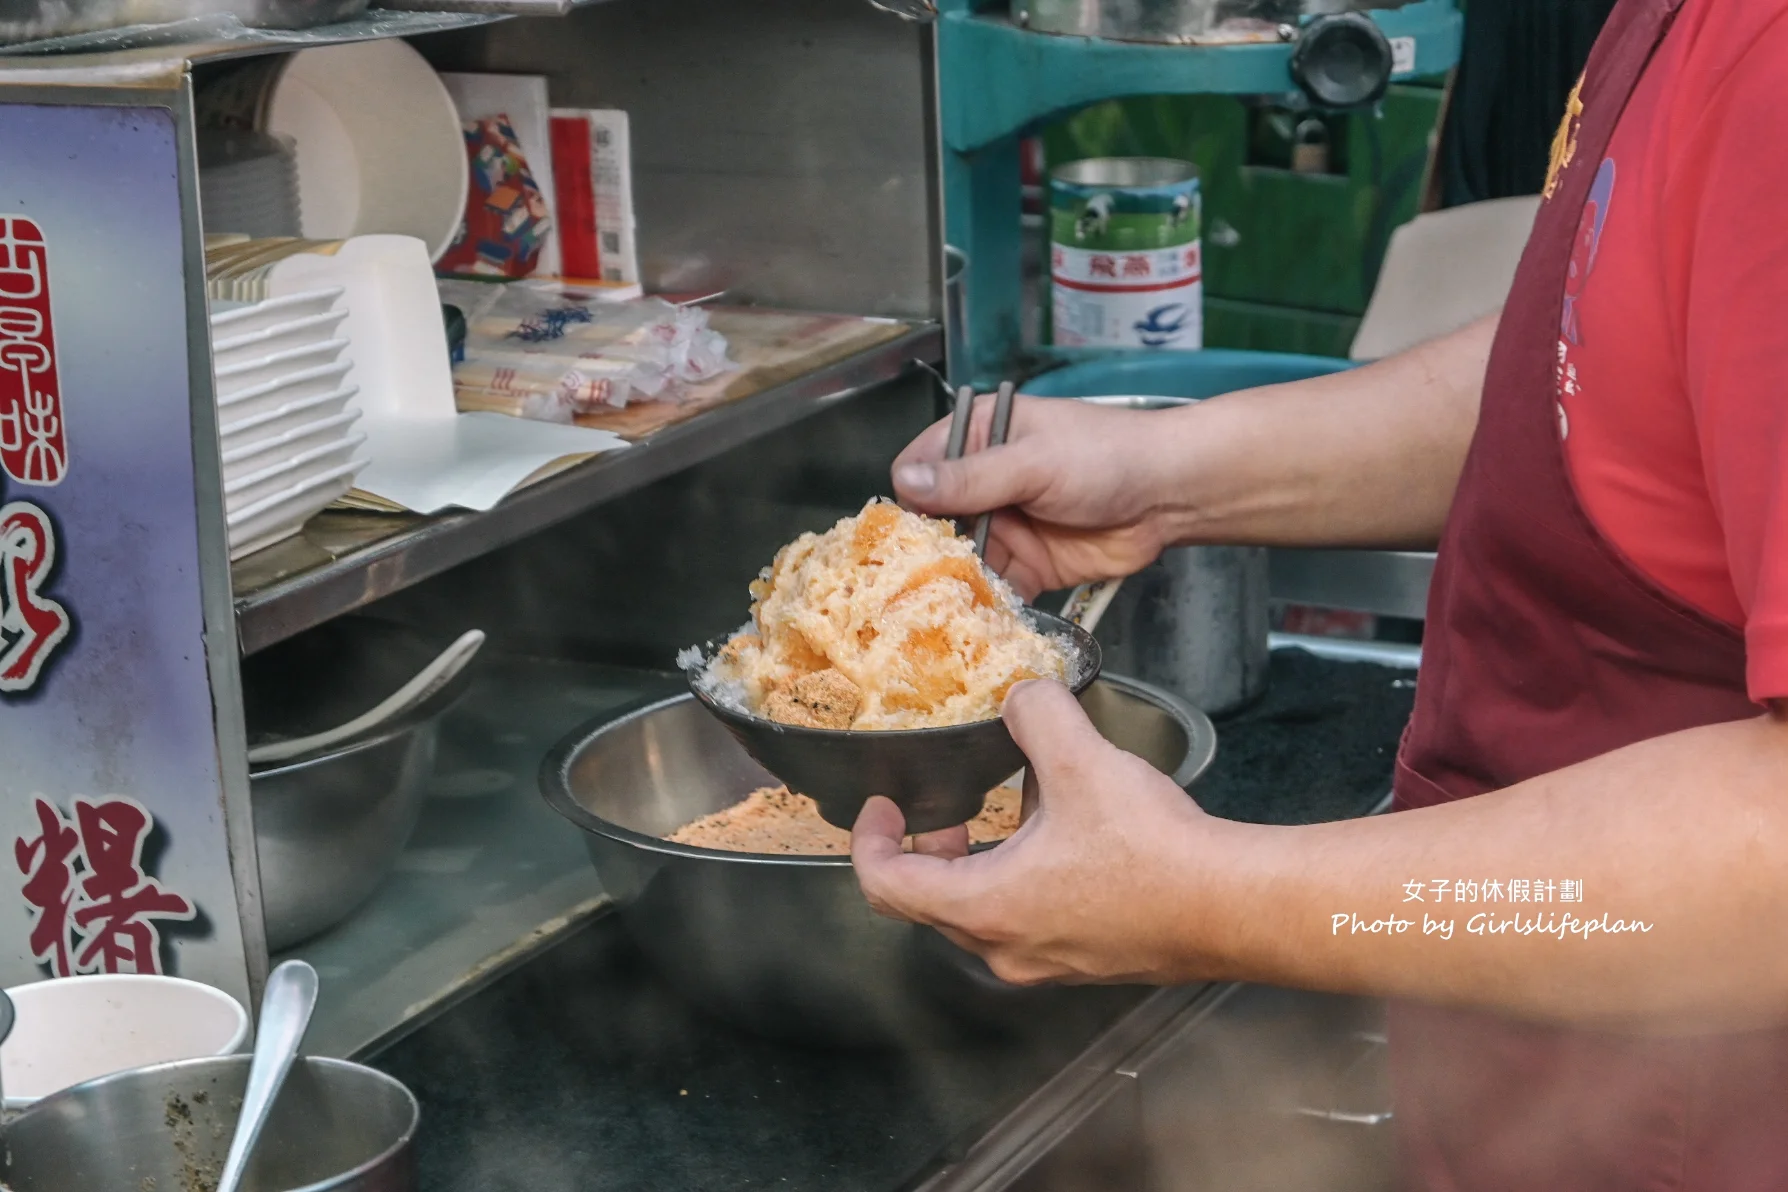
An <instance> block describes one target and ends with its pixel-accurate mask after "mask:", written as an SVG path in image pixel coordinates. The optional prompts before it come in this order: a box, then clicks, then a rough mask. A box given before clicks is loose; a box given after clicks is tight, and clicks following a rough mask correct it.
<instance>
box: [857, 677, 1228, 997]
mask: <svg viewBox="0 0 1788 1192" xmlns="http://www.w3.org/2000/svg"><path fill="white" fill-rule="evenodd" d="M1004 716H1005V719H1006V723H1007V725H1008V726H1009V727H1010V728H1011V730H1012V736H1013V737H1014V739H1016V740H1017V742H1018V745H1019V747H1020V748H1021V749H1023V750H1024V753H1025V757H1026V759H1027V760H1028V762H1029V763H1030V768H1029V770H1028V771H1027V774H1026V781H1027V803H1028V802H1030V800H1031V798H1032V797H1034V799H1035V807H1034V810H1032V811H1031V814H1030V815H1029V816H1028V818H1026V820H1025V822H1024V825H1023V826H1022V827H1021V828H1019V830H1018V831H1017V832H1016V833H1015V834H1014V835H1013V836H1012V837H1011V838H1010V839H1008V840H1006V841H1005V842H1004V843H1003V844H1001V845H1000V846H999V847H997V848H993V849H989V850H986V851H984V852H980V853H974V854H970V853H969V852H968V833H967V830H966V829H963V828H956V829H952V830H950V831H948V832H937V833H931V834H930V835H928V836H924V837H920V838H918V840H917V841H915V851H913V852H910V853H903V852H902V851H901V838H902V833H903V832H904V831H905V821H904V819H903V817H902V816H901V814H900V809H899V808H897V807H895V805H894V804H893V803H892V802H891V801H889V800H887V799H883V798H879V797H878V798H874V799H871V800H870V801H869V803H868V804H867V805H866V806H865V807H864V808H863V811H862V814H861V815H859V816H858V818H857V823H856V827H855V829H854V830H853V831H852V834H851V858H852V860H853V862H854V863H855V865H856V872H857V880H858V883H859V884H860V885H861V887H862V890H863V894H864V896H865V897H866V898H868V900H869V903H870V905H871V906H872V907H874V908H875V909H876V910H877V911H879V912H880V913H882V914H884V915H888V916H890V917H893V918H899V919H906V920H909V921H911V922H915V923H924V924H928V925H930V926H932V927H936V928H937V929H938V930H939V931H941V932H943V934H944V935H945V936H946V937H948V938H949V939H950V940H951V941H953V942H954V943H956V944H957V945H959V946H960V947H963V948H966V949H967V950H969V951H971V952H974V953H976V954H977V955H979V956H981V957H982V958H983V959H984V960H986V961H987V963H988V966H989V967H990V968H991V969H992V970H993V972H994V975H996V976H998V977H1000V978H1001V979H1002V980H1005V981H1010V982H1016V983H1020V984H1029V983H1034V982H1038V981H1048V980H1065V981H1077V982H1122V981H1145V982H1146V981H1156V982H1166V981H1177V980H1182V979H1186V978H1188V977H1190V976H1193V975H1201V974H1202V970H1203V968H1204V966H1203V963H1202V962H1201V960H1200V957H1199V955H1198V946H1197V943H1196V941H1195V940H1193V939H1191V938H1190V936H1189V933H1188V932H1187V931H1186V929H1185V926H1184V925H1185V924H1186V923H1187V922H1188V921H1190V920H1189V916H1191V915H1194V914H1195V913H1196V908H1193V907H1190V906H1188V902H1189V899H1188V897H1187V894H1188V891H1189V890H1191V889H1192V888H1193V883H1195V882H1196V880H1197V876H1198V870H1199V864H1198V858H1199V856H1201V855H1204V853H1203V850H1204V847H1205V846H1206V844H1207V843H1208V840H1209V838H1210V835H1211V833H1212V831H1213V825H1214V824H1215V823H1216V822H1217V821H1213V820H1211V819H1210V817H1208V816H1206V815H1205V813H1204V812H1202V811H1201V810H1199V808H1198V805H1197V804H1196V803H1194V802H1193V801H1192V800H1191V799H1190V798H1188V797H1187V795H1186V792H1184V791H1183V790H1181V789H1180V788H1179V787H1177V786H1175V785H1174V783H1173V781H1172V779H1170V778H1168V777H1166V776H1165V775H1163V774H1161V773H1160V772H1159V771H1157V770H1156V769H1154V767H1152V766H1150V765H1149V764H1148V763H1147V762H1145V761H1143V760H1142V759H1141V758H1138V757H1135V756H1133V755H1131V754H1128V753H1125V752H1123V751H1122V750H1120V749H1118V748H1117V747H1116V746H1114V745H1112V744H1111V743H1110V742H1108V741H1106V740H1105V738H1103V737H1101V736H1100V735H1099V732H1098V730H1097V729H1095V728H1094V727H1093V724H1092V722H1091V721H1090V720H1088V719H1087V717H1086V713H1085V712H1084V711H1083V710H1082V709H1081V707H1080V704H1079V702H1078V701H1077V700H1076V699H1075V698H1074V696H1073V695H1072V694H1071V693H1070V692H1069V691H1068V689H1067V688H1066V687H1063V686H1062V685H1061V684H1059V683H1053V682H1047V681H1032V682H1028V683H1021V684H1019V685H1018V686H1017V687H1014V688H1013V689H1012V692H1011V694H1010V695H1009V696H1008V697H1007V698H1006V705H1005V711H1004ZM1033 779H1034V781H1035V788H1034V790H1033V789H1032V788H1031V786H1030V783H1031V781H1032V780H1033Z"/></svg>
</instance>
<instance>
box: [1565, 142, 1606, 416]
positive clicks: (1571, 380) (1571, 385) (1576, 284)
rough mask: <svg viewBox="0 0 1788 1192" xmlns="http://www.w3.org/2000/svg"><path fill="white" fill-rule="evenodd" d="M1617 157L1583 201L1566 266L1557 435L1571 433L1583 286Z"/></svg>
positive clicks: (1592, 263) (1599, 235) (1597, 244)
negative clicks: (1574, 354) (1569, 409)
mask: <svg viewBox="0 0 1788 1192" xmlns="http://www.w3.org/2000/svg"><path fill="white" fill-rule="evenodd" d="M1614 174H1615V170H1614V159H1613V158H1612V157H1609V158H1604V159H1603V161H1602V165H1601V168H1600V169H1598V170H1597V171H1596V176H1595V181H1594V183H1592V184H1591V186H1590V188H1589V197H1588V198H1587V199H1585V200H1584V202H1583V213H1582V214H1581V215H1580V216H1578V218H1577V238H1576V240H1575V241H1574V242H1573V243H1572V245H1571V259H1570V261H1569V262H1568V263H1567V264H1566V265H1565V281H1564V309H1563V313H1562V314H1561V315H1560V317H1559V326H1558V369H1557V377H1556V383H1557V386H1558V396H1557V402H1558V437H1559V438H1560V439H1564V438H1568V437H1569V436H1570V433H1571V421H1570V415H1569V414H1568V413H1567V412H1566V410H1565V402H1566V401H1567V400H1569V399H1570V398H1573V397H1576V396H1577V390H1578V384H1577V362H1576V361H1575V360H1573V359H1572V358H1571V351H1572V349H1573V348H1576V347H1577V346H1579V345H1580V344H1581V343H1582V342H1583V327H1582V322H1581V316H1582V309H1581V307H1580V305H1579V304H1580V303H1581V302H1582V300H1583V294H1584V288H1585V287H1586V286H1587V285H1588V284H1589V275H1590V273H1591V272H1592V271H1594V269H1595V267H1596V250H1597V249H1598V248H1599V247H1600V246H1601V243H1602V227H1603V226H1604V225H1605V224H1606V223H1607V222H1608V211H1609V209H1610V208H1611V207H1612V206H1613V205H1614Z"/></svg>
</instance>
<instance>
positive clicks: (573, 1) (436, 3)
mask: <svg viewBox="0 0 1788 1192" xmlns="http://www.w3.org/2000/svg"><path fill="white" fill-rule="evenodd" d="M607 2H609V0H383V2H382V3H381V4H380V7H381V8H383V9H386V10H387V11H399V12H402V11H411V10H415V11H423V12H480V13H491V14H493V15H498V16H512V17H562V16H564V15H565V14H566V13H568V12H570V11H571V10H572V9H574V8H588V7H590V6H591V5H593V4H603V3H607Z"/></svg>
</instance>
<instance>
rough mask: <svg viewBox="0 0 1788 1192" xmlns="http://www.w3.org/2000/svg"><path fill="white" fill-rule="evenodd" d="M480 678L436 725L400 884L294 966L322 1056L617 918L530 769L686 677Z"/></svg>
mask: <svg viewBox="0 0 1788 1192" xmlns="http://www.w3.org/2000/svg"><path fill="white" fill-rule="evenodd" d="M480 668H481V669H480V671H479V674H478V678H477V680H476V681H475V682H474V684H473V686H472V690H471V691H470V692H468V693H467V696H466V698H465V700H464V701H463V702H462V703H461V704H460V705H459V706H458V707H457V708H455V709H454V710H453V711H452V712H450V713H449V714H448V716H447V718H446V720H445V722H444V723H443V724H442V726H441V748H440V756H439V759H438V761H437V763H436V767H435V773H434V775H433V777H432V778H431V779H430V781H429V787H428V796H427V800H426V801H425V803H424V804H423V812H422V820H421V822H420V823H419V824H418V826H417V828H416V834H415V835H414V836H413V837H412V838H411V840H410V843H409V846H408V847H407V848H406V849H405V850H404V852H403V854H402V856H400V857H399V858H398V862H397V866H396V868H395V870H394V871H393V872H392V874H391V876H390V877H388V878H387V879H386V880H385V883H384V884H383V885H382V886H380V887H379V889H378V890H377V892H375V893H374V894H373V896H372V899H371V901H369V902H368V903H367V904H366V905H365V906H363V907H361V908H360V909H359V910H358V911H357V912H355V914H354V915H353V917H351V918H349V919H348V920H347V921H346V922H345V923H343V924H342V925H341V926H339V927H337V928H335V929H334V930H332V931H330V932H328V933H326V934H324V935H322V936H319V937H317V938H316V939H312V940H307V941H305V942H304V943H302V944H299V945H298V946H297V947H296V948H293V949H292V950H291V951H290V952H289V953H287V954H286V955H287V956H298V957H302V958H304V959H305V960H308V961H309V962H310V963H311V964H312V965H314V966H315V967H316V969H317V972H318V974H319V975H320V976H321V977H322V995H321V997H320V998H319V1000H318V1003H317V1013H316V1018H315V1019H314V1021H313V1022H312V1023H311V1027H310V1033H309V1035H308V1036H307V1037H306V1041H305V1046H306V1047H307V1049H308V1050H310V1051H312V1052H314V1053H316V1054H319V1055H332V1056H343V1057H345V1056H357V1055H365V1054H367V1053H368V1052H371V1051H374V1050H377V1049H378V1048H379V1047H380V1046H383V1045H384V1044H386V1043H388V1042H390V1041H391V1040H392V1039H394V1038H396V1037H398V1036H399V1035H402V1034H404V1033H405V1032H407V1031H409V1030H413V1029H414V1028H416V1027H417V1026H420V1025H421V1024H423V1023H424V1022H426V1021H428V1019H430V1018H431V1017H433V1016H434V1015H435V1014H438V1013H440V1012H441V1011H443V1010H445V1009H447V1008H448V1007H450V1006H452V1005H453V1004H454V1003H455V1002H457V1001H458V1000H459V999H461V998H463V997H467V996H469V995H471V994H472V993H474V992H476V991H477V990H478V989H480V988H481V987H483V986H484V985H485V984H488V983H489V982H491V981H494V980H495V979H497V978H498V977H500V976H502V975H503V974H504V973H505V972H508V971H509V970H510V969H512V968H514V967H516V966H517V965H520V964H522V963H523V962H525V961H526V960H527V959H528V958H529V957H531V956H533V955H535V954H537V953H538V952H539V951H540V950H542V949H544V948H546V947H548V946H550V945H551V944H552V943H553V942H554V941H556V940H558V939H561V938H563V936H564V935H565V934H566V933H567V932H570V931H574V930H576V929H577V928H578V927H579V926H581V925H583V924H584V923H586V922H588V921H589V919H590V918H591V917H592V916H595V915H598V914H602V913H603V912H605V911H606V910H607V909H608V907H609V901H608V899H607V897H606V896H605V895H604V894H603V891H602V883H601V882H600V881H599V880H598V879H597V876H596V871H595V869H594V868H593V867H592V866H591V865H590V858H589V854H588V853H587V852H586V851H585V850H584V844H583V837H582V835H581V834H580V832H579V831H578V829H577V828H575V827H573V826H572V825H571V824H569V823H566V822H565V821H564V820H563V819H561V818H560V817H559V816H558V815H556V814H555V813H554V812H553V811H552V809H551V808H549V807H548V806H547V805H546V803H545V801H544V800H542V799H541V797H540V794H539V791H538V789H537V788H536V786H535V778H534V775H535V771H536V770H537V769H538V768H539V766H540V759H541V757H542V756H544V755H545V753H546V752H547V750H548V749H550V748H551V747H552V746H553V745H555V744H557V743H558V741H559V739H560V738H561V737H563V736H564V735H565V734H566V733H568V732H570V731H571V730H572V729H574V728H576V727H577V726H578V725H579V724H582V723H583V722H584V721H586V720H588V719H590V718H592V717H595V716H601V715H604V714H607V713H609V712H612V711H615V710H618V709H620V708H621V707H623V706H624V705H626V704H628V703H630V702H632V701H634V700H636V699H640V698H643V697H659V696H663V695H665V694H668V693H670V692H672V691H678V690H682V687H683V684H682V680H681V679H680V678H678V677H676V676H667V675H661V674H656V673H654V672H650V671H636V670H627V669H624V668H620V667H610V666H596V665H588V664H577V663H565V662H552V661H545V660H541V659H530V658H519V657H514V656H493V657H491V658H489V659H486V660H483V661H481V663H480ZM280 959H284V957H275V960H276V961H277V960H280Z"/></svg>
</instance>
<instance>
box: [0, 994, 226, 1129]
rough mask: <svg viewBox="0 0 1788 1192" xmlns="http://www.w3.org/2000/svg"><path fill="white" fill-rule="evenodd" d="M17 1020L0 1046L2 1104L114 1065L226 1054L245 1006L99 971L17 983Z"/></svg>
mask: <svg viewBox="0 0 1788 1192" xmlns="http://www.w3.org/2000/svg"><path fill="white" fill-rule="evenodd" d="M6 995H7V996H8V997H10V998H11V999H12V1003H13V1007H14V1009H15V1010H16V1011H17V1014H18V1019H17V1021H16V1022H15V1024H14V1025H13V1028H12V1034H10V1035H9V1036H7V1039H6V1045H5V1046H4V1047H0V1080H3V1083H4V1086H5V1089H6V1108H7V1109H8V1110H10V1111H17V1110H21V1109H25V1108H26V1107H28V1106H30V1105H32V1104H33V1103H35V1102H36V1101H37V1100H38V1099H39V1098H41V1097H47V1096H48V1095H49V1094H51V1093H54V1092H57V1091H59V1090H61V1089H65V1088H69V1087H70V1086H72V1085H77V1084H80V1083H82V1082H83V1081H87V1080H94V1079H97V1078H98V1077H101V1076H106V1075H109V1074H111V1073H113V1072H122V1071H125V1070H126V1069H129V1068H139V1067H142V1066H144V1065H145V1064H160V1063H165V1062H168V1061H170V1060H184V1059H198V1058H201V1057H204V1056H216V1055H232V1054H234V1053H235V1052H237V1051H240V1050H241V1049H242V1046H243V1044H244V1043H245V1042H247V1040H248V1029H249V1019H248V1011H247V1010H245V1009H243V1008H242V1005H241V1003H240V1002H238V1001H237V1000H236V999H235V998H233V997H231V996H230V995H229V994H227V993H225V992H224V991H223V990H221V989H214V988H212V987H211V986H209V985H201V984H199V983H198V982H197V981H187V980H184V979H183V978H180V977H160V976H154V975H150V974H144V975H140V976H139V975H134V974H129V973H124V974H117V975H111V974H101V975H97V976H91V977H63V978H60V979H57V980H50V981H37V982H33V983H32V984H29V985H16V986H14V987H13V988H11V989H8V990H7V991H6Z"/></svg>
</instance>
